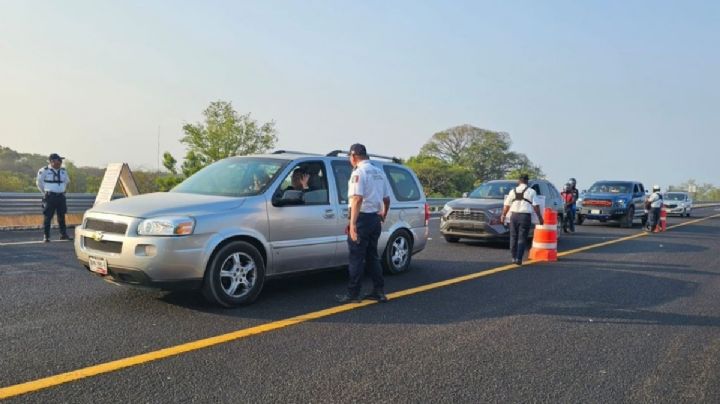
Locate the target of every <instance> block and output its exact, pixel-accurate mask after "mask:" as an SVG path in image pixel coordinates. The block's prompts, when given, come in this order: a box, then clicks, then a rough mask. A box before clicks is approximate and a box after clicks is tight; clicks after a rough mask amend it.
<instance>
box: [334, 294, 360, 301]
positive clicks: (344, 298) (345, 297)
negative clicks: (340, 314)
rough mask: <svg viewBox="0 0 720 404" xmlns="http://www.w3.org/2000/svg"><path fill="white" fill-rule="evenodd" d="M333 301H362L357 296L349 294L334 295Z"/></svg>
mask: <svg viewBox="0 0 720 404" xmlns="http://www.w3.org/2000/svg"><path fill="white" fill-rule="evenodd" d="M335 301H337V302H338V303H360V302H361V301H362V300H361V299H360V297H359V296H353V295H351V294H349V293H348V294H344V295H335Z"/></svg>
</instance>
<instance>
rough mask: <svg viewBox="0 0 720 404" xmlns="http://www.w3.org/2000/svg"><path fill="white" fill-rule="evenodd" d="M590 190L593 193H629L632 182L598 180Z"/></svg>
mask: <svg viewBox="0 0 720 404" xmlns="http://www.w3.org/2000/svg"><path fill="white" fill-rule="evenodd" d="M588 192H589V193H591V194H629V193H631V192H632V184H630V183H627V182H596V183H595V184H593V186H592V187H590V189H588Z"/></svg>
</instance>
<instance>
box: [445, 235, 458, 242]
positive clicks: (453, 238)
mask: <svg viewBox="0 0 720 404" xmlns="http://www.w3.org/2000/svg"><path fill="white" fill-rule="evenodd" d="M443 237H444V238H445V241H447V242H448V243H457V242H458V241H460V237H451V236H443Z"/></svg>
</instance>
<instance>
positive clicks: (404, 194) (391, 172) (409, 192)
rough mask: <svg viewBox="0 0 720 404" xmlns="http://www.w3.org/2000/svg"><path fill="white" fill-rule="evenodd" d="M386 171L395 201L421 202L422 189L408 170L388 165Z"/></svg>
mask: <svg viewBox="0 0 720 404" xmlns="http://www.w3.org/2000/svg"><path fill="white" fill-rule="evenodd" d="M384 169H385V175H386V176H387V179H388V181H389V182H390V188H392V190H393V193H394V194H395V199H397V200H398V201H400V202H408V201H418V200H420V189H419V188H418V186H417V183H416V182H415V178H414V177H413V176H412V174H410V172H409V171H408V170H406V169H404V168H401V167H397V166H391V165H386V166H385V167H384Z"/></svg>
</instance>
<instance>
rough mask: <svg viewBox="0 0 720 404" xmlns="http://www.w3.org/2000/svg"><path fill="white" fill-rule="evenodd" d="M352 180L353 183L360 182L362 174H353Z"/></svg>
mask: <svg viewBox="0 0 720 404" xmlns="http://www.w3.org/2000/svg"><path fill="white" fill-rule="evenodd" d="M350 182H352V183H353V184H357V183H358V182H360V176H359V175H357V174H353V175H352V177H350Z"/></svg>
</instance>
